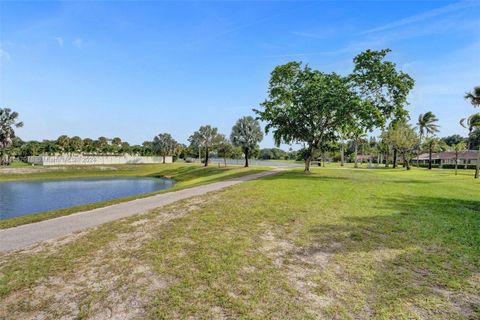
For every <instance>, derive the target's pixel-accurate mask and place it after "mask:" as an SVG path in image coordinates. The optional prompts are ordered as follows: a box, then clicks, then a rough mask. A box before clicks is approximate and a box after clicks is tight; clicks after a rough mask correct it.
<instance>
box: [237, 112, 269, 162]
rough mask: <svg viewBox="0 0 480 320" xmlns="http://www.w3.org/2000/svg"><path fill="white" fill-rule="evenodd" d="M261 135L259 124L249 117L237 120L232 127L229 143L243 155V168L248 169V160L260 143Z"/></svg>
mask: <svg viewBox="0 0 480 320" xmlns="http://www.w3.org/2000/svg"><path fill="white" fill-rule="evenodd" d="M262 139H263V133H262V129H261V128H260V123H259V122H258V121H257V120H255V119H254V118H253V117H251V116H247V117H243V118H240V119H238V120H237V123H235V125H234V126H233V127H232V133H231V134H230V141H232V144H233V145H234V146H235V147H240V148H242V150H243V153H244V154H245V167H248V158H249V157H250V156H251V155H252V153H253V152H254V151H255V149H256V148H257V147H258V143H259V142H260V141H262Z"/></svg>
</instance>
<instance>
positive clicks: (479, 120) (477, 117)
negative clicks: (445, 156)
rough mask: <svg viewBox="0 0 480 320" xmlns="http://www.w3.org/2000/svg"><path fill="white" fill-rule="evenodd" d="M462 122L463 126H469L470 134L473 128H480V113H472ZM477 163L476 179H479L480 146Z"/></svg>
mask: <svg viewBox="0 0 480 320" xmlns="http://www.w3.org/2000/svg"><path fill="white" fill-rule="evenodd" d="M460 124H461V125H462V127H464V128H467V129H468V132H469V135H470V134H471V133H472V131H473V129H476V128H480V113H475V114H472V115H471V116H470V117H468V118H463V119H461V120H460ZM468 149H470V143H469V146H468ZM476 162H477V165H476V168H475V179H478V178H479V176H480V148H479V150H478V153H477V161H476Z"/></svg>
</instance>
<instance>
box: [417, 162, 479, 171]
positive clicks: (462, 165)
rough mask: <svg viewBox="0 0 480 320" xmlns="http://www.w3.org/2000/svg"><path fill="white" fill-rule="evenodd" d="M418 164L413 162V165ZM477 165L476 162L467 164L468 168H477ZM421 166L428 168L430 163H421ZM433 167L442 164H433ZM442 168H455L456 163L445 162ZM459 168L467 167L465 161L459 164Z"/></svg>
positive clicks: (438, 166)
mask: <svg viewBox="0 0 480 320" xmlns="http://www.w3.org/2000/svg"><path fill="white" fill-rule="evenodd" d="M416 166H417V165H416V164H412V167H416ZM475 167H476V165H474V164H467V168H466V169H471V170H475ZM420 168H428V163H421V164H420ZM432 168H440V165H438V164H432ZM440 169H455V164H452V163H448V164H444V165H442V167H441V168H440ZM458 169H465V165H464V164H463V163H462V164H458Z"/></svg>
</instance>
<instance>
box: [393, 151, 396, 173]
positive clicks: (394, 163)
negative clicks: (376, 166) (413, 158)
mask: <svg viewBox="0 0 480 320" xmlns="http://www.w3.org/2000/svg"><path fill="white" fill-rule="evenodd" d="M396 167H397V149H393V169H395V168H396Z"/></svg>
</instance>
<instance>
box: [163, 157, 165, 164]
mask: <svg viewBox="0 0 480 320" xmlns="http://www.w3.org/2000/svg"><path fill="white" fill-rule="evenodd" d="M163 163H164V164H165V155H163Z"/></svg>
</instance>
